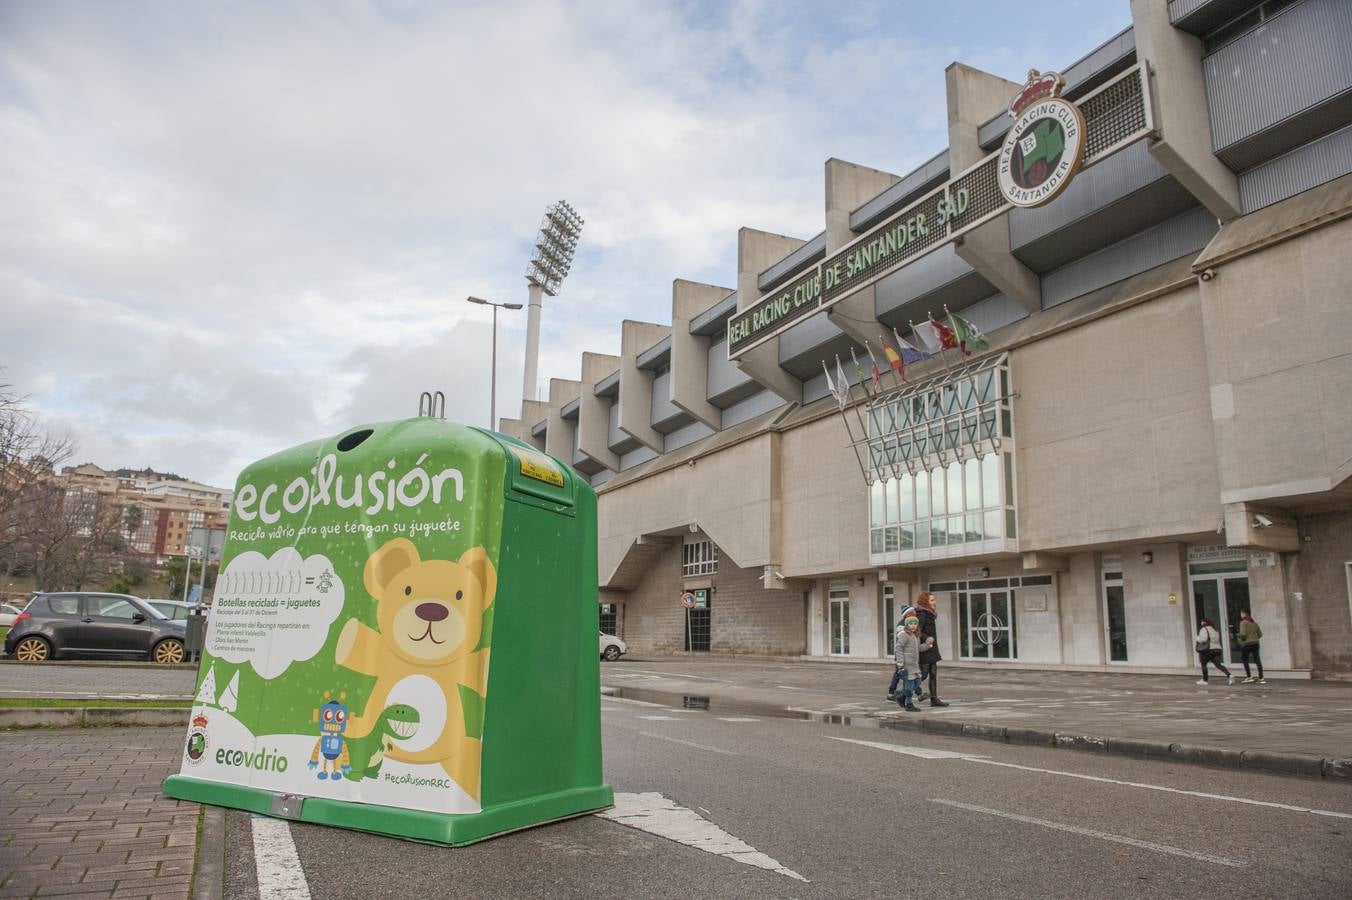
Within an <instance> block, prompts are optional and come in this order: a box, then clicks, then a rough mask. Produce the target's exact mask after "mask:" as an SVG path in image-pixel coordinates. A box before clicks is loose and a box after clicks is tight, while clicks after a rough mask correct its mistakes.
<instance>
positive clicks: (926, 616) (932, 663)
mask: <svg viewBox="0 0 1352 900" xmlns="http://www.w3.org/2000/svg"><path fill="white" fill-rule="evenodd" d="M915 606H916V615H917V616H918V617H919V618H920V672H921V677H922V678H924V677H927V676H928V678H929V702H930V706H947V705H948V704H947V703H945V702H944V701H942V700H940V699H939V660H941V659H943V658H944V657H943V654H942V653H940V652H939V625H938V620H939V616H938V614H937V613H936V612H935V611H934V595H933V594H931V593H930V592H929V591H921V592H920V596H918V597H916V598H915ZM917 699H919V700H924V699H925V694H924V692H923V691H922V692H921V695H920V696H919V697H918V698H917Z"/></svg>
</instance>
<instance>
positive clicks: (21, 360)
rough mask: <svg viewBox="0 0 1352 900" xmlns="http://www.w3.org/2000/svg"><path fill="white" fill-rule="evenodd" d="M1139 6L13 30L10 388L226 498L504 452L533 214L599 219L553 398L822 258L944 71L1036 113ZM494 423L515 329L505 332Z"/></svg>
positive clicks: (663, 12) (344, 15) (19, 20)
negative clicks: (813, 243)
mask: <svg viewBox="0 0 1352 900" xmlns="http://www.w3.org/2000/svg"><path fill="white" fill-rule="evenodd" d="M1128 21H1129V13H1128V8H1127V0H1107V2H1105V0H1042V2H1040V3H1037V4H1034V5H1032V6H1030V5H1028V4H1024V3H1014V2H1010V0H998V2H994V0H983V2H977V0H946V2H942V3H931V2H927V3H920V2H909V0H891V2H877V3H869V2H850V0H835V2H826V0H821V2H792V0H766V2H757V0H749V2H713V0H709V2H683V3H678V2H667V3H663V2H657V0H615V2H548V0H529V2H514V0H493V2H483V3H479V2H453V0H443V2H419V0H384V2H376V0H368V2H362V0H331V2H315V3H306V2H287V0H280V2H262V0H260V2H228V3H227V2H214V3H207V2H194V0H157V2H140V0H107V2H67V0H41V2H39V0H0V383H8V384H10V385H12V386H13V388H14V389H15V390H17V391H18V392H20V393H23V394H27V395H28V396H29V398H30V402H31V404H32V405H33V406H34V407H35V408H36V409H37V410H38V411H39V412H40V414H41V415H42V416H43V417H44V419H45V421H46V422H47V423H48V424H49V425H50V426H51V427H53V428H55V429H59V430H65V431H68V432H69V433H70V434H71V436H72V437H73V438H74V440H75V442H76V444H77V447H78V449H77V451H76V454H75V461H77V462H78V461H90V462H95V463H97V464H99V465H102V466H105V467H110V468H111V467H118V466H133V467H142V466H152V467H154V468H157V469H160V470H162V471H174V472H177V473H179V474H182V475H184V476H187V477H191V478H195V479H199V480H203V481H207V482H209V483H214V484H219V485H231V484H233V482H234V479H235V475H236V474H237V472H238V471H239V469H240V468H241V467H242V466H243V465H244V464H246V463H247V462H249V461H250V460H253V459H256V458H258V457H261V456H264V455H266V454H269V453H272V452H275V451H277V450H279V449H283V448H285V447H288V446H291V445H294V444H296V443H300V442H302V441H306V440H311V439H314V438H316V437H321V436H325V435H329V434H332V433H335V432H337V431H339V430H342V429H344V428H346V427H348V426H350V425H352V424H355V423H358V422H365V421H380V420H387V419H393V418H403V417H405V416H409V415H412V414H414V413H415V412H416V410H417V397H418V394H419V392H421V391H423V390H435V389H441V390H443V391H445V392H446V394H447V397H448V401H447V412H448V417H450V418H452V419H456V420H459V421H463V422H468V423H471V424H487V422H488V394H489V392H488V379H489V371H488V370H489V363H488V360H489V335H490V327H489V316H488V310H487V309H485V308H482V307H474V306H470V305H468V304H466V303H465V302H464V298H465V297H466V296H467V295H470V294H474V295H477V296H481V297H489V298H493V299H497V300H502V301H515V302H524V301H525V299H526V285H525V281H524V279H523V277H522V276H523V272H524V270H525V265H526V261H527V259H528V258H529V255H530V250H531V245H532V242H533V240H534V238H535V234H536V231H537V229H538V227H539V224H540V217H541V213H542V211H543V209H544V207H545V206H546V204H548V203H550V202H552V201H554V200H558V199H560V198H567V199H568V200H569V201H570V202H571V203H572V204H573V205H574V206H575V207H576V208H577V209H578V210H579V211H580V212H581V214H582V215H583V216H584V217H585V218H586V226H585V229H584V232H583V239H582V245H581V248H580V251H579V254H578V259H577V262H576V264H575V265H574V268H573V271H572V274H571V275H570V276H569V278H568V280H567V282H566V283H565V284H564V288H563V290H562V292H561V293H560V296H559V297H558V298H557V300H551V299H548V298H547V299H546V305H545V311H544V318H543V326H542V340H541V344H542V347H541V357H540V377H541V379H542V380H544V379H547V378H549V377H558V378H576V377H577V376H578V370H579V363H580V355H581V353H582V351H583V350H592V351H596V352H601V353H617V352H618V351H619V333H620V321H621V319H625V318H630V319H640V320H647V321H655V322H662V323H666V322H669V321H670V311H671V305H670V304H671V281H672V279H673V278H678V277H679V278H689V279H693V280H696V281H704V282H709V283H713V284H728V285H730V284H732V283H733V282H734V281H735V277H736V273H735V254H736V231H737V229H738V228H739V227H741V226H744V225H745V226H751V227H756V228H763V229H766V230H769V231H775V232H779V233H783V234H792V235H797V236H800V237H804V238H806V237H810V236H811V235H813V234H816V233H817V232H818V231H820V230H821V229H822V227H823V217H822V204H823V191H822V164H823V162H824V161H825V160H826V159H827V158H829V157H833V156H834V157H838V158H841V159H847V160H850V161H852V162H858V163H862V164H865V165H869V166H873V167H876V168H880V169H885V170H888V171H891V172H896V173H898V174H903V173H905V172H908V171H910V169H911V168H913V167H914V166H915V165H916V164H918V163H920V162H922V161H924V160H925V159H927V158H929V157H930V156H932V155H933V154H934V153H936V152H938V151H939V150H940V149H942V148H943V147H944V146H945V139H944V134H945V131H946V126H945V113H944V79H943V70H944V67H945V66H946V65H947V64H948V63H949V62H951V61H953V60H961V61H963V62H965V63H968V64H970V65H974V66H977V67H979V68H983V69H986V70H989V71H992V72H995V73H997V74H1000V75H1003V76H1005V77H1006V78H1010V79H1013V80H1017V81H1022V80H1023V76H1024V74H1025V73H1026V71H1027V69H1028V68H1029V67H1030V66H1035V67H1038V68H1052V67H1064V66H1066V65H1067V64H1069V63H1070V62H1072V61H1073V60H1075V59H1077V58H1078V57H1080V56H1081V55H1083V54H1084V53H1085V52H1086V51H1088V50H1089V49H1091V48H1092V47H1093V46H1095V45H1096V44H1097V43H1099V42H1101V41H1102V40H1104V39H1106V38H1107V37H1109V36H1111V35H1112V34H1114V33H1116V32H1117V31H1119V30H1120V29H1121V28H1123V27H1124V26H1125V25H1127V24H1128ZM498 339H499V347H498V412H499V415H509V416H511V415H515V414H516V412H517V409H518V408H519V407H518V404H519V401H520V396H521V377H522V375H521V373H522V353H523V347H524V343H525V313H524V311H523V312H519V313H506V312H505V313H503V314H501V317H500V319H499V329H498Z"/></svg>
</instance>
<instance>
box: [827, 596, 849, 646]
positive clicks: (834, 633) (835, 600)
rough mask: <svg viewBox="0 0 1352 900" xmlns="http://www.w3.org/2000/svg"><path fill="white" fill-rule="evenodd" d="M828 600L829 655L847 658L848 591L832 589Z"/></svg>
mask: <svg viewBox="0 0 1352 900" xmlns="http://www.w3.org/2000/svg"><path fill="white" fill-rule="evenodd" d="M829 599H830V604H831V655H832V656H848V655H849V653H850V592H849V590H848V589H842V588H833V589H832V590H831V593H830V598H829Z"/></svg>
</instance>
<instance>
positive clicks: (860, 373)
mask: <svg viewBox="0 0 1352 900" xmlns="http://www.w3.org/2000/svg"><path fill="white" fill-rule="evenodd" d="M850 359H852V360H854V376H855V379H856V380H855V383H856V384H858V385H859V386H860V387H863V386H864V384H866V383H867V379H866V378H864V370H863V369H861V368H860V367H859V357H858V356H857V355H855V352H854V348H853V347H851V348H850ZM865 390H866V391H867V390H868V389H867V388H865Z"/></svg>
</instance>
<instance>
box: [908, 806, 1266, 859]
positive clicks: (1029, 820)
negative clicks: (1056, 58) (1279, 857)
mask: <svg viewBox="0 0 1352 900" xmlns="http://www.w3.org/2000/svg"><path fill="white" fill-rule="evenodd" d="M930 802H931V803H942V804H943V805H944V806H952V807H955V808H957V809H965V810H968V811H970V812H978V813H983V814H984V815H988V816H999V817H1000V818H1002V819H1009V820H1010V821H1013V822H1023V823H1024V824H1026V825H1039V826H1041V827H1043V828H1052V829H1055V830H1056V831H1064V832H1067V833H1069V834H1078V835H1083V836H1084V837H1091V838H1097V839H1098V840H1101V841H1112V842H1113V843H1114V844H1126V845H1127V846H1129V847H1139V848H1141V849H1142V850H1154V851H1155V852H1156V853H1168V854H1169V855H1170V856H1184V857H1187V858H1188V859H1195V860H1198V861H1199V862H1208V863H1213V864H1215V865H1218V866H1230V867H1232V868H1237V869H1239V868H1243V867H1244V866H1246V865H1248V863H1246V862H1244V861H1242V860H1238V859H1229V858H1227V857H1224V856H1212V855H1211V854H1209V853H1197V852H1196V851H1193V850H1184V849H1183V848H1182V847H1171V846H1169V845H1168V844H1155V843H1152V842H1150V841H1141V840H1137V839H1136V838H1130V837H1125V836H1123V835H1120V834H1109V833H1108V832H1106V831H1095V830H1093V829H1092V828H1080V827H1078V826H1076V825H1063V824H1061V823H1060V822H1051V821H1048V820H1047V819H1035V818H1033V817H1032V816H1020V815H1017V814H1015V813H1008V812H1001V811H1000V810H998V809H987V808H986V807H984V806H973V805H971V804H970V803H959V802H957V801H956V800H939V799H936V798H933V797H931V798H930Z"/></svg>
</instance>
